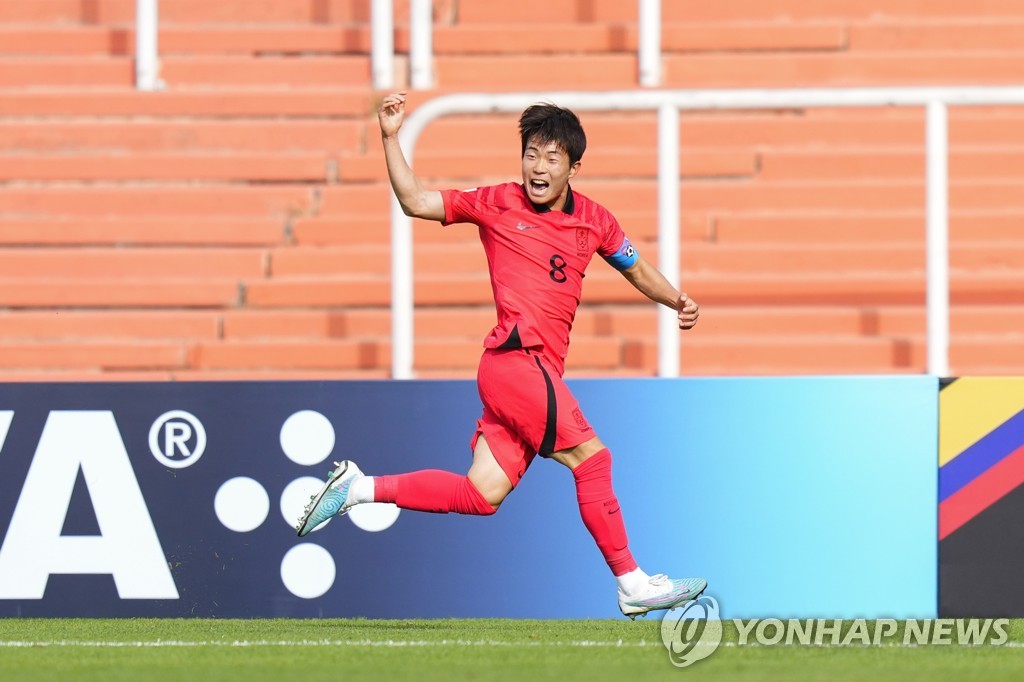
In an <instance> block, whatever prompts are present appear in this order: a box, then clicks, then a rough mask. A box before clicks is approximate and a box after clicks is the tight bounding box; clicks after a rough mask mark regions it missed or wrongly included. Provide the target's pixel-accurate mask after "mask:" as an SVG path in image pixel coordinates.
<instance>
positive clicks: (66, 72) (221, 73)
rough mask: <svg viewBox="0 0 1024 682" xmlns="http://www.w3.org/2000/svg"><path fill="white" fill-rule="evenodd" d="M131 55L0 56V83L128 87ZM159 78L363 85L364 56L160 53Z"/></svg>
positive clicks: (171, 83)
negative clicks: (259, 55)
mask: <svg viewBox="0 0 1024 682" xmlns="http://www.w3.org/2000/svg"><path fill="white" fill-rule="evenodd" d="M133 64H134V62H133V60H132V58H130V57H83V56H79V57H67V58H62V57H49V58H35V57H15V58H10V57H7V58H4V57H0V88H36V89H38V88H43V87H49V88H54V87H68V88H70V87H118V86H120V87H129V86H131V85H132V84H134V82H135V71H134V65H133ZM160 78H161V80H163V81H164V82H165V83H166V84H167V87H168V88H170V89H175V88H182V87H185V88H187V87H198V86H202V87H210V86H228V87H239V86H248V87H252V86H262V87H267V86H280V87H343V86H350V87H355V86H360V85H365V84H366V83H367V82H368V81H369V78H370V60H369V57H366V56H362V55H345V56H330V57H325V56H313V57H269V56H267V57H262V56H261V57H250V56H200V57H175V56H169V55H168V56H161V58H160Z"/></svg>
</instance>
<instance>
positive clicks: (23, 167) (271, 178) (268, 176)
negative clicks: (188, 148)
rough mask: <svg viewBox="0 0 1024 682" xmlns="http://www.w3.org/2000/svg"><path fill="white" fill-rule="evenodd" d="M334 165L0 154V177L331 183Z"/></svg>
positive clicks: (305, 156) (244, 157) (245, 158)
mask: <svg viewBox="0 0 1024 682" xmlns="http://www.w3.org/2000/svg"><path fill="white" fill-rule="evenodd" d="M336 168H337V162H336V161H334V160H333V159H332V158H331V157H330V156H329V155H328V154H324V153H289V154H281V153H278V154H267V153H263V154H252V153H248V154H245V153H237V152H236V153H230V154H225V153H219V154H217V153H215V154H210V153H206V154H200V153H189V154H181V153H172V154H167V153H163V154H143V153H133V154H130V155H119V156H115V155H112V154H90V155H82V154H75V155H67V154H59V155H55V154H48V155H38V154H36V155H8V154H0V182H4V181H12V180H14V181H23V182H31V181H53V180H69V181H76V180H84V181H92V180H98V181H106V182H118V181H134V180H169V181H177V180H189V181H192V180H196V181H212V182H216V181H245V182H331V181H335V180H336V179H337V171H336Z"/></svg>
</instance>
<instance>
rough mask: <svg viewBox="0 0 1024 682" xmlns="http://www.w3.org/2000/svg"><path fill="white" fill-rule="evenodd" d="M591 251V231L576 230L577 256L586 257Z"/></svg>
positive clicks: (580, 228)
mask: <svg viewBox="0 0 1024 682" xmlns="http://www.w3.org/2000/svg"><path fill="white" fill-rule="evenodd" d="M589 251H590V230H587V229H585V228H582V227H578V228H576V255H577V256H581V257H585V256H586V255H587V253H588V252H589Z"/></svg>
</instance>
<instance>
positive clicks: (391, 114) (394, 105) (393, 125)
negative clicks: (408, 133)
mask: <svg viewBox="0 0 1024 682" xmlns="http://www.w3.org/2000/svg"><path fill="white" fill-rule="evenodd" d="M377 120H378V121H380V132H381V135H383V136H384V137H390V136H392V135H395V134H396V133H398V129H399V128H401V127H402V121H403V120H405V93H404V92H393V93H391V94H390V95H388V96H386V97H385V98H384V100H383V101H382V102H381V103H380V109H378V110H377Z"/></svg>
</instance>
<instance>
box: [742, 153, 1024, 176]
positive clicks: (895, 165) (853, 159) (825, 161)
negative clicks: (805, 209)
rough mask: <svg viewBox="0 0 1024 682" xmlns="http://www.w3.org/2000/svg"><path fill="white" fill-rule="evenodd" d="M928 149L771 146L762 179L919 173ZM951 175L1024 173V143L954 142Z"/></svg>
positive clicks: (760, 171) (762, 162) (760, 159)
mask: <svg viewBox="0 0 1024 682" xmlns="http://www.w3.org/2000/svg"><path fill="white" fill-rule="evenodd" d="M925 163H926V160H925V153H924V150H923V149H892V148H888V149H865V148H863V147H861V148H858V149H847V148H838V149H828V150H821V151H810V150H786V151H781V150H769V151H765V152H763V153H761V154H759V155H758V168H759V169H758V173H757V177H758V178H760V179H763V180H850V179H858V178H859V179H870V180H877V179H908V178H920V177H921V174H922V169H924V168H925ZM948 164H949V178H950V180H951V181H956V180H982V179H990V178H1003V179H1009V178H1021V177H1024V171H1022V168H1024V147H1009V146H1002V147H996V148H990V147H952V148H951V149H950V151H949V158H948Z"/></svg>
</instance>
